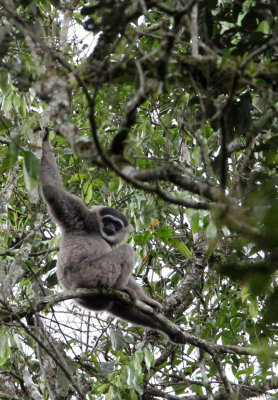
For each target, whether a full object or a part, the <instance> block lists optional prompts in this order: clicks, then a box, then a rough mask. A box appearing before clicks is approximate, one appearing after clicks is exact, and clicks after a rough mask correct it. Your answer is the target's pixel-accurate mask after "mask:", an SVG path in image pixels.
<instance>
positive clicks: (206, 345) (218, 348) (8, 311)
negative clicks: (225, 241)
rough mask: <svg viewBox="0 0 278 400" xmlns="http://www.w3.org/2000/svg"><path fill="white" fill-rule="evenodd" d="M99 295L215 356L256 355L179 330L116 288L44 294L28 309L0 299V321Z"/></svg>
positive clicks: (163, 317) (160, 315) (16, 318)
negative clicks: (146, 317)
mask: <svg viewBox="0 0 278 400" xmlns="http://www.w3.org/2000/svg"><path fill="white" fill-rule="evenodd" d="M100 295H105V296H109V297H111V299H112V300H113V299H114V300H118V301H119V300H120V301H121V302H123V303H124V304H129V305H130V306H131V307H134V308H135V309H137V310H139V311H142V312H144V313H145V314H147V315H149V316H151V317H152V318H153V319H154V320H155V321H156V322H158V323H159V324H160V325H161V327H163V330H164V331H165V332H167V333H169V334H170V335H173V334H179V337H181V335H182V337H183V344H190V345H192V346H195V347H198V348H200V349H202V350H204V351H206V352H207V353H209V354H210V355H212V356H215V355H216V354H218V353H221V354H226V353H232V354H242V355H256V351H255V350H254V349H251V348H244V347H240V346H223V345H217V344H214V343H210V342H208V341H207V340H204V339H200V338H198V337H196V336H193V335H190V334H189V333H186V332H184V331H181V330H180V329H179V327H177V326H176V325H175V324H174V323H173V322H171V321H169V320H168V319H167V318H166V317H165V316H164V315H163V314H161V313H158V312H157V311H155V310H154V309H153V308H152V307H149V306H147V305H146V304H145V303H142V302H141V301H139V300H136V301H135V302H134V301H133V300H131V299H130V297H129V295H128V294H126V293H124V292H120V291H116V290H106V289H97V290H91V289H77V290H75V291H67V292H61V293H57V294H54V295H51V296H46V297H43V298H41V299H39V300H38V301H37V303H36V304H35V305H34V308H33V309H32V310H31V309H30V303H28V304H27V303H25V304H24V305H23V306H21V307H18V308H13V309H12V308H11V306H10V305H9V306H8V305H6V304H5V302H4V301H2V300H0V303H1V304H2V308H0V322H2V323H8V322H11V321H14V320H17V321H18V320H19V319H21V318H24V317H25V316H26V315H28V314H29V315H30V314H34V313H36V312H39V311H42V310H44V309H45V308H46V307H50V306H54V305H55V304H58V303H60V302H61V301H65V300H69V299H75V298H79V297H82V296H92V297H97V296H100Z"/></svg>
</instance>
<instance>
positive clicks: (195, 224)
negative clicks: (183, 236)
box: [190, 212, 200, 233]
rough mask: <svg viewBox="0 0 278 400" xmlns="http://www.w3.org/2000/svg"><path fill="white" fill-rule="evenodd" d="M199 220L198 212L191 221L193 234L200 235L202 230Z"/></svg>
mask: <svg viewBox="0 0 278 400" xmlns="http://www.w3.org/2000/svg"><path fill="white" fill-rule="evenodd" d="M199 220H200V214H199V213H198V212H196V213H195V214H193V216H192V218H191V221H190V224H191V229H192V232H193V233H198V232H199V230H200V227H199Z"/></svg>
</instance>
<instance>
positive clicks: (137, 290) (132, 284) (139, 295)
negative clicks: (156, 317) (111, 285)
mask: <svg viewBox="0 0 278 400" xmlns="http://www.w3.org/2000/svg"><path fill="white" fill-rule="evenodd" d="M127 289H131V290H132V292H133V293H134V294H135V298H136V299H138V300H141V301H143V302H144V303H146V304H148V305H149V306H151V307H153V308H157V309H158V310H160V309H161V304H160V303H159V302H158V301H156V300H153V299H151V298H150V297H148V296H147V295H146V293H145V292H144V290H143V289H142V287H141V286H140V285H139V284H138V283H137V282H136V281H135V279H134V278H133V277H132V276H131V277H130V278H129V280H128V283H127Z"/></svg>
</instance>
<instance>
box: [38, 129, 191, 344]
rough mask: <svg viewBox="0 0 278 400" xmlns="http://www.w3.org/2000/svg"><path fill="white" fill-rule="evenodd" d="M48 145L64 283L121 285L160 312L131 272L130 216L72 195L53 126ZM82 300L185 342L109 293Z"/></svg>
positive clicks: (46, 175) (47, 183)
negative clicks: (65, 184) (64, 178)
mask: <svg viewBox="0 0 278 400" xmlns="http://www.w3.org/2000/svg"><path fill="white" fill-rule="evenodd" d="M45 132H46V133H45V136H44V138H43V143H42V150H43V154H42V160H41V187H42V193H43V197H44V199H45V201H46V203H47V206H48V211H49V213H50V215H51V216H52V218H53V220H54V221H55V222H56V223H57V225H58V226H59V227H60V229H61V243H60V251H59V256H58V264H57V277H58V282H59V283H60V285H61V286H62V288H63V289H66V290H75V289H78V288H87V289H97V288H104V289H105V288H106V289H115V290H120V291H125V292H128V293H129V295H130V296H131V298H133V299H139V300H141V301H142V302H144V303H146V304H148V305H149V306H151V307H153V308H154V309H156V310H159V309H160V304H159V303H158V302H157V301H155V300H153V299H151V298H149V297H148V296H147V295H146V294H145V292H144V291H143V289H142V288H141V286H139V285H138V283H137V282H136V281H135V279H134V278H133V277H132V276H131V273H132V270H133V267H134V253H133V249H132V247H131V246H130V245H129V244H122V242H123V241H124V240H125V239H126V238H127V236H128V234H129V233H130V232H132V231H133V227H132V225H131V224H130V223H129V221H128V219H127V218H126V217H125V216H124V215H123V214H122V213H121V212H120V211H119V210H117V209H114V208H110V207H106V206H94V207H92V208H91V209H88V208H87V207H86V206H85V204H84V203H83V201H82V200H81V199H80V198H78V197H76V196H74V195H71V194H70V193H68V192H67V191H66V190H65V189H64V187H63V184H62V179H61V176H60V174H59V171H58V168H57V165H56V161H55V156H54V154H53V151H52V148H51V146H50V143H49V133H48V129H46V131H45ZM76 302H77V303H78V304H80V305H81V306H83V307H86V308H88V309H90V310H95V311H106V312H108V313H110V314H112V315H114V316H116V317H119V318H121V319H124V320H126V321H128V322H131V323H133V324H135V325H140V326H144V327H147V328H151V329H155V330H158V331H161V332H162V333H164V334H165V335H167V336H168V337H169V339H170V340H171V341H172V342H176V343H182V342H183V339H182V338H181V337H182V334H181V336H180V335H179V334H178V335H177V334H173V335H171V334H169V333H166V332H165V331H164V330H163V328H161V326H160V324H159V323H158V322H156V321H154V320H153V319H152V318H151V317H150V316H148V315H147V314H145V313H144V312H142V311H139V310H137V309H135V308H134V307H133V306H132V305H130V304H124V303H123V302H120V301H115V300H111V298H109V296H105V295H100V296H98V297H90V296H84V297H82V298H79V299H77V300H76Z"/></svg>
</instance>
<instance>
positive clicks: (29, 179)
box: [23, 151, 41, 192]
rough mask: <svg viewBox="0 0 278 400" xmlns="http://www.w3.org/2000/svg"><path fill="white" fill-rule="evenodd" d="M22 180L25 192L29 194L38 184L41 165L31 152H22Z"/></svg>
mask: <svg viewBox="0 0 278 400" xmlns="http://www.w3.org/2000/svg"><path fill="white" fill-rule="evenodd" d="M24 161H25V163H24V167H23V172H24V179H25V184H26V187H27V190H28V191H29V192H30V191H31V190H32V189H34V188H35V187H36V186H37V185H38V184H39V183H40V168H41V164H40V161H39V160H38V159H37V157H36V156H35V155H34V154H33V153H32V152H31V151H24Z"/></svg>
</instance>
